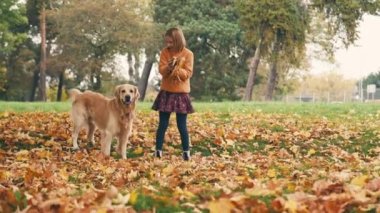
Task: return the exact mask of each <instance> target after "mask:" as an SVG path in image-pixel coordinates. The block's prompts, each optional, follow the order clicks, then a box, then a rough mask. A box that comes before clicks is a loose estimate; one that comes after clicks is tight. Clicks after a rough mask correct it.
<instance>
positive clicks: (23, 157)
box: [16, 150, 29, 161]
mask: <svg viewBox="0 0 380 213" xmlns="http://www.w3.org/2000/svg"><path fill="white" fill-rule="evenodd" d="M28 158H29V151H28V150H21V151H19V152H17V153H16V160H19V161H22V160H27V159H28Z"/></svg>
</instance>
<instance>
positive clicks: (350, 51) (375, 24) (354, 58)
mask: <svg viewBox="0 0 380 213" xmlns="http://www.w3.org/2000/svg"><path fill="white" fill-rule="evenodd" d="M335 59H336V64H328V63H323V62H321V61H318V60H316V59H314V60H312V62H311V64H312V67H311V69H310V72H311V73H312V74H320V73H324V72H328V71H332V70H337V71H338V73H340V74H342V75H343V76H344V77H345V78H347V79H360V78H364V77H366V76H368V75H369V74H370V73H374V72H378V71H380V17H379V16H370V15H367V16H364V17H363V20H362V22H361V23H360V26H359V39H358V40H357V41H356V42H355V44H354V45H352V46H350V47H348V48H347V49H345V48H342V49H339V50H338V51H336V52H335Z"/></svg>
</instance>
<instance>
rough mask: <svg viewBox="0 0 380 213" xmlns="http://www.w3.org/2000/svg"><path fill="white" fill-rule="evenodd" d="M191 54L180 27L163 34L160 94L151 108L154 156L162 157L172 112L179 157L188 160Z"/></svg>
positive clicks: (192, 61) (190, 110)
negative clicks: (155, 117)
mask: <svg viewBox="0 0 380 213" xmlns="http://www.w3.org/2000/svg"><path fill="white" fill-rule="evenodd" d="M193 63H194V56H193V53H192V52H191V51H190V50H189V49H187V48H186V40H185V37H184V35H183V32H182V30H181V29H179V28H170V29H169V30H167V31H166V33H165V47H164V48H163V49H162V50H161V54H160V62H159V72H160V74H161V75H162V82H161V87H160V92H159V93H158V95H157V97H156V100H155V101H154V103H153V107H152V109H154V110H156V111H159V124H158V129H157V133H156V151H155V156H156V157H158V158H161V157H162V146H163V143H164V136H165V132H166V129H167V128H168V125H169V118H170V114H171V113H172V112H175V113H176V120H177V127H178V130H179V133H180V135H181V142H182V150H183V154H182V157H183V159H184V160H186V161H188V160H190V149H189V134H188V131H187V121H186V120H187V114H189V113H193V112H194V109H193V106H192V105H191V100H190V96H189V93H190V78H191V76H192V75H193Z"/></svg>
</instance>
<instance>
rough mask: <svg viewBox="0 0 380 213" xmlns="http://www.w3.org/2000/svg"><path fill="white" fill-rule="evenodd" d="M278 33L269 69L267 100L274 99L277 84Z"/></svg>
mask: <svg viewBox="0 0 380 213" xmlns="http://www.w3.org/2000/svg"><path fill="white" fill-rule="evenodd" d="M278 40H279V39H278V35H277V36H276V38H275V41H274V43H273V46H272V60H271V65H270V70H269V77H268V84H267V92H266V95H265V100H266V101H271V100H272V99H273V93H274V89H275V87H276V84H277V76H278V74H277V61H278V55H279V52H280V42H279V41H278Z"/></svg>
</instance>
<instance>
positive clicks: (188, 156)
mask: <svg viewBox="0 0 380 213" xmlns="http://www.w3.org/2000/svg"><path fill="white" fill-rule="evenodd" d="M182 158H183V160H185V161H188V160H190V151H184V152H183V154H182Z"/></svg>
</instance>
